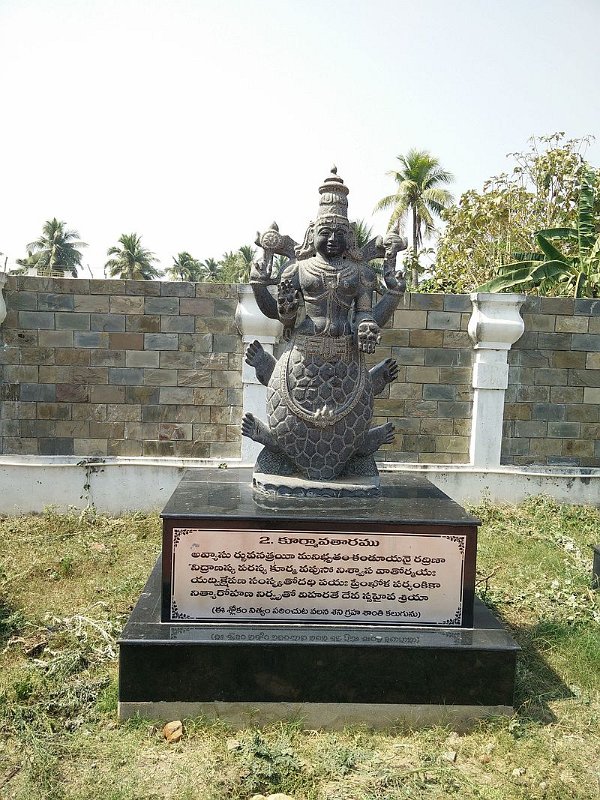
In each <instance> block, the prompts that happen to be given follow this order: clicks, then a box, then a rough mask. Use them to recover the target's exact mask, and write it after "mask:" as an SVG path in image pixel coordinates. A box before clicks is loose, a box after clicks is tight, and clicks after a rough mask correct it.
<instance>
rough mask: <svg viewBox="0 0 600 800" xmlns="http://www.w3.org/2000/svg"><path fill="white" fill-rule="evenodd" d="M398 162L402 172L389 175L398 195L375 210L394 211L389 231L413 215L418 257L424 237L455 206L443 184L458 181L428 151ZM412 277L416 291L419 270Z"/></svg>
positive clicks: (406, 157)
mask: <svg viewBox="0 0 600 800" xmlns="http://www.w3.org/2000/svg"><path fill="white" fill-rule="evenodd" d="M397 158H398V161H400V164H401V169H400V170H399V171H398V172H396V171H395V170H390V172H388V175H392V176H393V178H394V180H395V181H396V183H397V184H398V189H397V191H396V193H395V194H390V195H387V197H383V198H382V199H381V200H380V201H379V202H378V203H377V205H376V206H375V210H376V211H380V210H381V209H385V208H391V209H392V215H391V217H390V223H389V226H388V230H389V228H391V227H392V226H393V225H394V223H395V222H397V221H398V220H401V219H402V218H404V217H405V216H407V215H408V214H409V213H410V216H411V221H412V248H413V252H414V253H417V252H418V250H419V248H420V246H421V244H422V242H423V234H424V233H425V234H428V233H432V232H433V231H434V230H435V228H434V219H435V217H436V216H439V215H440V214H441V212H442V211H443V210H444V209H445V208H447V207H448V206H449V205H451V203H452V202H453V198H452V195H451V194H450V192H449V191H448V190H447V189H444V188H442V187H441V186H440V184H445V183H450V182H451V181H453V180H454V177H453V176H452V175H451V173H449V172H447V171H446V170H444V169H442V167H441V166H440V162H439V161H438V159H437V158H435V157H434V156H432V155H431V154H430V153H428V152H427V151H426V150H416V149H415V148H413V149H411V150H409V151H408V153H407V154H406V155H405V156H398V157H397ZM411 275H412V278H411V286H412V288H416V287H417V286H418V284H419V275H418V269H417V268H416V266H415V268H414V269H413V270H412V271H411Z"/></svg>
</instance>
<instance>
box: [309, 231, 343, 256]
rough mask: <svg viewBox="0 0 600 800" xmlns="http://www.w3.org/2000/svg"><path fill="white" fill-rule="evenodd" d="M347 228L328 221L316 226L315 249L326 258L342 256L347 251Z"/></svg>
mask: <svg viewBox="0 0 600 800" xmlns="http://www.w3.org/2000/svg"><path fill="white" fill-rule="evenodd" d="M346 235H347V228H346V227H345V226H344V225H338V224H334V223H331V224H330V223H327V224H325V223H324V224H322V225H317V227H316V228H315V250H316V251H317V253H319V255H321V256H323V257H324V258H333V257H335V256H341V255H343V254H344V253H345V252H346V246H347V244H346Z"/></svg>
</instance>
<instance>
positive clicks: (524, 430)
mask: <svg viewBox="0 0 600 800" xmlns="http://www.w3.org/2000/svg"><path fill="white" fill-rule="evenodd" d="M513 430H514V433H515V436H518V437H525V438H537V437H542V436H546V433H547V431H548V423H547V422H545V421H542V420H535V421H527V420H515V422H514V429H513Z"/></svg>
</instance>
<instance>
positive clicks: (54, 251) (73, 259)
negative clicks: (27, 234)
mask: <svg viewBox="0 0 600 800" xmlns="http://www.w3.org/2000/svg"><path fill="white" fill-rule="evenodd" d="M82 247H87V244H86V243H85V242H80V241H79V234H78V233H77V231H72V230H67V228H66V222H60V221H59V220H57V219H56V217H53V218H52V219H49V220H47V221H46V222H45V223H44V226H43V228H42V235H41V236H40V237H39V238H38V239H36V240H35V241H34V242H30V243H29V244H28V245H27V257H26V258H19V259H17V264H20V265H21V266H22V267H23V268H24V270H27V269H29V268H30V267H34V268H36V269H37V271H38V274H41V275H43V274H52V273H54V274H56V273H58V274H60V275H63V274H64V273H65V272H69V273H70V274H71V275H72V276H73V277H74V278H76V277H77V270H78V268H79V267H80V266H81V259H82V257H83V256H82V254H81V253H80V248H82Z"/></svg>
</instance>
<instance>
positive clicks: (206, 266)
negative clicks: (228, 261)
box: [200, 258, 221, 283]
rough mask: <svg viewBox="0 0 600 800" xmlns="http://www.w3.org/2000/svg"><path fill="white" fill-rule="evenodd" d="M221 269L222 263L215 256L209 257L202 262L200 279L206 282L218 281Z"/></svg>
mask: <svg viewBox="0 0 600 800" xmlns="http://www.w3.org/2000/svg"><path fill="white" fill-rule="evenodd" d="M220 271H221V264H220V262H219V261H217V260H216V259H214V258H207V259H206V261H201V262H200V280H201V281H206V283H217V281H218V280H219V275H220Z"/></svg>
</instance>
